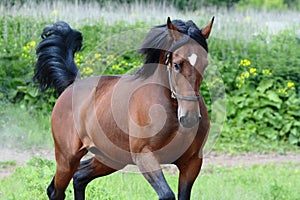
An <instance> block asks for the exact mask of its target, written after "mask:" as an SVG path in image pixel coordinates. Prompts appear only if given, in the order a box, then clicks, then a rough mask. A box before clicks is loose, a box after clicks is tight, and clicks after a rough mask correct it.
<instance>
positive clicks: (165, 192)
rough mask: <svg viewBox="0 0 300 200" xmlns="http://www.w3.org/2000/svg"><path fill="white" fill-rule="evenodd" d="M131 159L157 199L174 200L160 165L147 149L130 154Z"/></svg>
mask: <svg viewBox="0 0 300 200" xmlns="http://www.w3.org/2000/svg"><path fill="white" fill-rule="evenodd" d="M132 158H133V161H134V162H135V164H136V165H137V166H138V168H139V170H140V171H141V173H142V174H143V175H144V177H145V178H146V179H147V181H148V182H149V183H150V185H151V186H152V187H153V189H154V190H155V191H156V193H157V195H158V196H159V199H161V200H162V199H166V200H167V199H168V200H175V195H174V193H173V192H172V190H171V188H170V187H169V185H168V183H167V181H166V179H165V177H164V174H163V172H162V169H161V167H160V164H159V162H158V160H157V158H156V157H155V156H154V154H153V153H152V152H151V151H150V150H149V148H147V147H144V148H143V150H142V151H141V152H140V153H132Z"/></svg>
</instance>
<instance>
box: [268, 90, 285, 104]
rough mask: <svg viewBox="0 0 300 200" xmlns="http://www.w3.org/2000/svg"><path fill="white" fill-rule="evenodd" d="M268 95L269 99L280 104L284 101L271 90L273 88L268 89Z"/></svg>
mask: <svg viewBox="0 0 300 200" xmlns="http://www.w3.org/2000/svg"><path fill="white" fill-rule="evenodd" d="M267 97H268V99H269V100H271V101H273V102H276V103H279V104H281V103H282V100H281V99H280V98H279V96H278V95H277V94H276V93H275V92H274V91H271V90H269V91H267Z"/></svg>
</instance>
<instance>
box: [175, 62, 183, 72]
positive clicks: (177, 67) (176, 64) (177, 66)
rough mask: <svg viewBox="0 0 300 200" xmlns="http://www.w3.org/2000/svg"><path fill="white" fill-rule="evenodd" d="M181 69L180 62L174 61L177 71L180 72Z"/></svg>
mask: <svg viewBox="0 0 300 200" xmlns="http://www.w3.org/2000/svg"><path fill="white" fill-rule="evenodd" d="M180 69H181V66H180V64H178V63H174V70H175V71H176V72H179V71H180Z"/></svg>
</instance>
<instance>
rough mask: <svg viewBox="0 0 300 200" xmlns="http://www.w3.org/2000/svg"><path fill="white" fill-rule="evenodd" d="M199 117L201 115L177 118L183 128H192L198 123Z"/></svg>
mask: <svg viewBox="0 0 300 200" xmlns="http://www.w3.org/2000/svg"><path fill="white" fill-rule="evenodd" d="M200 119H201V116H199V117H187V116H182V117H180V118H179V123H180V125H181V126H182V127H184V128H192V127H193V126H195V125H196V124H198V123H199V120H200Z"/></svg>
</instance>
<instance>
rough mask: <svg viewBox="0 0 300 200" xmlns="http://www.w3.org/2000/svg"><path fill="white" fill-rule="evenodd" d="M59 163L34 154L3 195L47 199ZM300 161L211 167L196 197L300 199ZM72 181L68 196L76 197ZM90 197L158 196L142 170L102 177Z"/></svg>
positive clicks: (1, 186) (5, 183)
mask: <svg viewBox="0 0 300 200" xmlns="http://www.w3.org/2000/svg"><path fill="white" fill-rule="evenodd" d="M54 168H55V164H54V162H53V161H49V160H46V159H40V158H33V159H32V160H30V161H29V162H28V164H27V166H24V167H19V168H17V169H16V170H15V171H14V173H13V174H12V175H11V176H10V177H8V178H5V179H0V199H3V200H4V199H5V200H13V199H34V200H35V199H36V200H44V199H47V197H46V193H45V189H46V188H47V185H48V184H49V182H50V181H51V178H52V175H53V172H54ZM166 178H167V181H168V183H169V184H170V186H171V188H172V189H173V191H174V192H177V189H176V188H177V175H171V174H168V173H166ZM299 185H300V168H299V163H298V164H296V163H286V164H280V165H274V164H268V165H256V166H252V167H236V168H223V167H212V166H211V167H207V168H204V169H203V171H202V172H201V175H200V176H199V177H198V179H197V180H196V182H195V185H194V187H193V191H192V199H197V200H198V199H206V200H209V199H224V200H226V199H228V200H235V199H237V200H239V199H250V200H252V199H270V200H271V199H285V200H292V199H295V200H296V199H299V197H300V191H299ZM71 188H72V186H71V184H70V186H69V188H68V189H67V191H66V195H67V198H66V199H67V200H71V199H73V190H72V189H71ZM86 195H87V197H86V199H87V200H89V199H90V200H98V199H102V200H103V199H122V200H127V199H128V200H129V199H138V200H144V199H145V200H148V199H157V196H156V194H155V192H154V191H153V189H152V188H151V187H150V185H149V184H148V183H147V181H146V180H145V179H144V178H143V177H142V175H140V174H139V173H130V172H126V173H121V172H117V173H114V174H112V175H110V176H106V177H102V178H98V179H96V180H94V181H93V182H92V183H90V184H89V186H88V188H87V193H86Z"/></svg>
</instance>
